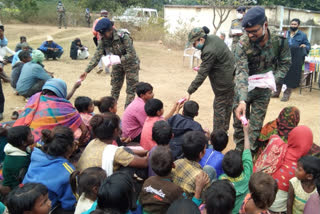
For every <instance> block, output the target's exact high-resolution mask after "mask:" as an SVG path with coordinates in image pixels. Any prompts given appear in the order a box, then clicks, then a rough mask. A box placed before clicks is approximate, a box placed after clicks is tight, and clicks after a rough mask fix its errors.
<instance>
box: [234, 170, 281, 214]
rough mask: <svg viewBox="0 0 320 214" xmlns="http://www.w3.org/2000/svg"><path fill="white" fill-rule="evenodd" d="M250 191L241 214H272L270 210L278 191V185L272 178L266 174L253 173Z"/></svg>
mask: <svg viewBox="0 0 320 214" xmlns="http://www.w3.org/2000/svg"><path fill="white" fill-rule="evenodd" d="M249 190H250V193H249V194H247V196H246V197H245V199H244V201H243V204H242V206H241V210H240V212H239V213H240V214H246V213H248V214H250V213H257V214H270V212H269V211H268V208H269V207H271V205H272V204H273V202H274V200H275V198H276V195H277V191H278V184H277V182H276V181H275V180H274V179H273V178H272V176H271V175H268V174H266V173H264V172H256V173H253V174H252V175H251V178H250V181H249Z"/></svg>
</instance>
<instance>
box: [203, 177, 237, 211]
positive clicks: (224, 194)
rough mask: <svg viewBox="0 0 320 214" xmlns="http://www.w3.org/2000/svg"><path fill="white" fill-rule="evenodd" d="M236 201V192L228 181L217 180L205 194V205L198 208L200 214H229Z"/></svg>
mask: <svg viewBox="0 0 320 214" xmlns="http://www.w3.org/2000/svg"><path fill="white" fill-rule="evenodd" d="M235 201H236V190H235V189H234V187H233V185H232V183H231V182H230V181H228V180H217V181H215V182H213V183H212V184H211V186H210V187H209V188H208V190H207V191H206V194H205V202H206V203H205V204H203V205H201V206H200V210H201V213H202V214H231V212H232V209H233V207H234V203H235Z"/></svg>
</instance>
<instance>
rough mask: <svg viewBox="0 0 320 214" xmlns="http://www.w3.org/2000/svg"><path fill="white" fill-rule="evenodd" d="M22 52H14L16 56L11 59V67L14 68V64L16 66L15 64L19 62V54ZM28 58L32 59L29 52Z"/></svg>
mask: <svg viewBox="0 0 320 214" xmlns="http://www.w3.org/2000/svg"><path fill="white" fill-rule="evenodd" d="M21 51H22V50H19V51H17V52H16V54H15V55H14V56H13V58H12V63H11V65H12V66H14V64H16V63H17V62H20V59H19V53H20V52H21ZM30 56H31V58H32V53H31V52H30Z"/></svg>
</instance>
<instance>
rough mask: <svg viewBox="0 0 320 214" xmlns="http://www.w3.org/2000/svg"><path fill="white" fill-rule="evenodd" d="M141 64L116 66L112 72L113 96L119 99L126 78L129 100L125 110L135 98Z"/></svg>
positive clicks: (127, 99)
mask: <svg viewBox="0 0 320 214" xmlns="http://www.w3.org/2000/svg"><path fill="white" fill-rule="evenodd" d="M139 69H140V65H139V64H133V65H123V64H120V65H114V66H113V67H112V72H111V87H112V88H111V96H112V97H114V98H115V99H117V100H118V99H119V96H120V91H121V88H122V85H123V82H124V78H126V83H127V90H126V92H127V98H126V103H125V108H126V107H127V106H128V105H129V104H130V103H131V101H132V100H133V99H134V97H135V92H136V85H137V83H138V82H139Z"/></svg>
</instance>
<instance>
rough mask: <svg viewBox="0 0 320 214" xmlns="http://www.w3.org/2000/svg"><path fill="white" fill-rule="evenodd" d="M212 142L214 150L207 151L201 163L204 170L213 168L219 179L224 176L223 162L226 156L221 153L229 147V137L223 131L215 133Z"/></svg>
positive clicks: (212, 134)
mask: <svg viewBox="0 0 320 214" xmlns="http://www.w3.org/2000/svg"><path fill="white" fill-rule="evenodd" d="M210 141H211V144H212V146H213V149H207V150H206V154H205V155H204V157H203V158H202V159H201V161H200V162H199V163H200V165H201V167H202V168H203V167H204V166H206V165H209V166H212V167H213V168H214V169H215V170H216V173H217V178H219V176H220V175H221V174H223V169H222V160H223V157H224V155H223V154H222V153H221V152H222V151H223V150H224V149H225V148H226V147H227V145H228V135H227V134H226V133H225V132H224V131H222V130H218V131H214V132H212V133H211V136H210Z"/></svg>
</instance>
